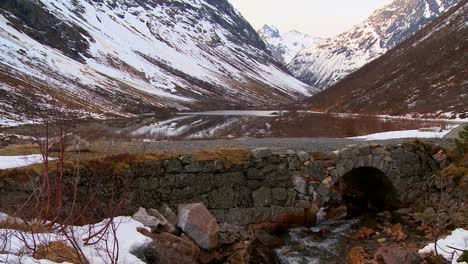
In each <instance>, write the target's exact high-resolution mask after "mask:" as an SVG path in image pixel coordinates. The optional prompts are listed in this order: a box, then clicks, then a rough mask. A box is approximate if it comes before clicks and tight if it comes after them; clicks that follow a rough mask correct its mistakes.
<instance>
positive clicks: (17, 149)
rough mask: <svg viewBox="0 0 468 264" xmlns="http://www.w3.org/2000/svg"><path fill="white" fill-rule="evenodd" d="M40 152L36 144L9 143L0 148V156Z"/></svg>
mask: <svg viewBox="0 0 468 264" xmlns="http://www.w3.org/2000/svg"><path fill="white" fill-rule="evenodd" d="M40 153H41V151H40V149H39V146H38V145H37V144H23V145H10V146H7V147H5V148H2V149H0V156H19V155H30V154H40Z"/></svg>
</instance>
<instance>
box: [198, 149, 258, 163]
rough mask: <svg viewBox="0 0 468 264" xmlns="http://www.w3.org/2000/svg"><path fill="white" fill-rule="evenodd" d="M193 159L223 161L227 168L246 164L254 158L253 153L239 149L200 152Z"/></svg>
mask: <svg viewBox="0 0 468 264" xmlns="http://www.w3.org/2000/svg"><path fill="white" fill-rule="evenodd" d="M193 157H194V158H195V159H196V160H199V161H213V160H221V161H222V162H223V163H224V166H225V167H226V168H230V167H232V166H234V165H242V164H245V162H247V161H248V160H250V159H251V158H252V153H251V152H250V151H248V150H245V149H239V148H219V149H215V150H211V151H198V152H195V153H193Z"/></svg>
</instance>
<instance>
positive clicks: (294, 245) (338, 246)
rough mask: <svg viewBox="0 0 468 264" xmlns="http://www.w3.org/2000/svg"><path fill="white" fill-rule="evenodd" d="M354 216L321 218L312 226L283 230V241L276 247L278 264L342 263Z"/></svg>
mask: <svg viewBox="0 0 468 264" xmlns="http://www.w3.org/2000/svg"><path fill="white" fill-rule="evenodd" d="M358 223H359V220H358V219H352V220H337V221H323V222H321V223H318V224H317V226H315V227H312V228H295V229H291V230H289V231H288V233H286V234H283V236H282V238H283V239H284V240H285V242H286V245H285V246H283V247H282V248H279V249H277V250H276V253H277V255H278V256H279V258H280V261H281V263H282V264H332V263H333V264H334V263H346V261H345V259H346V256H347V253H348V251H349V249H350V248H351V246H350V243H349V241H348V240H349V239H348V237H349V236H350V235H351V234H352V233H353V232H355V231H356V229H355V228H353V227H354V226H355V225H356V224H358Z"/></svg>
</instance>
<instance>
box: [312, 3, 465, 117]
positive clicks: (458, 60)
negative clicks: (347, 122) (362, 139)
mask: <svg viewBox="0 0 468 264" xmlns="http://www.w3.org/2000/svg"><path fill="white" fill-rule="evenodd" d="M467 10H468V0H462V1H461V2H460V3H459V4H458V5H456V6H455V7H453V8H451V9H450V10H449V11H448V12H447V13H445V14H443V15H441V16H440V17H439V18H437V19H436V20H435V21H433V22H432V23H430V24H429V25H427V26H426V27H425V28H423V29H422V30H420V31H419V32H418V33H416V34H415V35H414V36H412V37H410V38H409V39H407V40H405V41H404V42H402V43H400V44H399V45H397V46H396V47H395V48H393V49H391V50H389V51H388V52H387V53H386V54H384V55H383V56H381V57H379V58H378V59H376V60H374V61H372V62H370V63H369V64H367V65H365V66H364V67H362V68H361V69H359V70H357V71H356V72H354V73H352V74H350V75H349V76H347V77H345V78H344V79H343V80H341V81H340V82H338V83H337V84H335V85H333V86H332V87H330V88H329V89H326V90H325V91H322V92H321V93H319V94H317V95H315V96H313V97H312V98H310V99H308V100H307V101H308V102H309V104H310V107H311V108H312V109H314V110H319V111H331V112H342V113H344V112H351V113H363V114H389V115H406V114H410V115H413V114H416V115H421V114H423V115H426V116H434V117H450V118H455V117H460V118H468V103H467V102H468V60H467V51H468V42H467V37H468V23H467V19H466V18H467Z"/></svg>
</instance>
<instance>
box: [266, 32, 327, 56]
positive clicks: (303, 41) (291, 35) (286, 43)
mask: <svg viewBox="0 0 468 264" xmlns="http://www.w3.org/2000/svg"><path fill="white" fill-rule="evenodd" d="M257 32H258V34H259V35H260V37H261V38H262V40H263V41H264V42H265V43H266V44H267V48H268V49H269V50H270V51H271V53H272V54H273V56H274V57H275V58H276V59H277V60H278V61H280V62H282V63H284V64H288V63H290V62H291V60H292V59H293V58H294V57H295V56H296V55H297V53H299V51H301V50H303V49H306V48H311V47H313V46H315V45H317V44H318V43H320V42H321V41H322V40H323V38H319V37H311V36H309V35H307V34H303V33H301V32H299V31H297V30H292V31H289V32H286V33H282V32H280V31H279V30H278V29H277V28H276V27H274V26H269V25H264V26H263V27H262V28H261V29H260V30H258V31H257Z"/></svg>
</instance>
